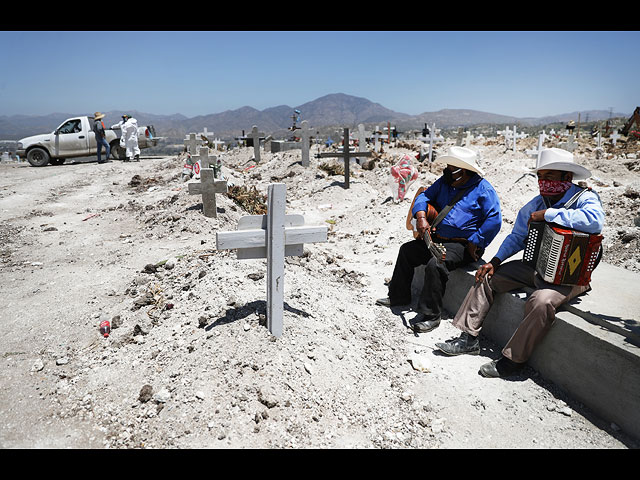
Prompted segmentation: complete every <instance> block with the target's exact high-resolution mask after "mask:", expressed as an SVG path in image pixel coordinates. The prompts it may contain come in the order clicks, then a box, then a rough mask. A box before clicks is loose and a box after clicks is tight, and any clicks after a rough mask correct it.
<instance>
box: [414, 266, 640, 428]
mask: <svg viewBox="0 0 640 480" xmlns="http://www.w3.org/2000/svg"><path fill="white" fill-rule="evenodd" d="M485 257H488V258H491V257H490V256H489V255H485ZM481 262H482V263H484V261H483V260H481ZM479 264H480V263H478V264H473V265H469V267H468V268H467V269H458V270H456V271H454V272H451V275H450V277H449V282H448V284H447V291H446V295H445V298H444V307H445V309H446V310H447V311H448V312H449V313H450V314H451V315H452V316H453V315H455V313H456V312H457V310H458V307H459V306H460V304H461V303H462V301H463V299H464V297H465V296H466V294H467V292H468V291H469V289H470V288H471V286H472V285H473V284H474V283H475V279H474V273H475V271H476V269H477V266H478V265H479ZM423 273H424V267H418V268H416V272H415V275H414V282H413V285H412V291H413V295H414V299H415V297H416V295H417V294H418V293H419V291H420V289H421V288H422V283H423V282H424V276H423ZM591 285H592V288H593V289H592V290H591V291H590V292H588V293H587V294H585V295H582V296H580V297H578V298H576V299H574V300H572V301H571V302H569V303H568V304H566V305H565V306H564V307H563V308H562V309H561V310H559V311H558V312H557V314H556V321H555V323H554V325H553V326H552V328H551V330H550V331H549V333H548V334H547V336H546V337H545V338H544V340H543V341H542V342H541V344H540V345H539V346H538V348H537V349H536V351H535V352H534V354H533V356H532V357H531V358H530V360H529V362H528V364H529V365H530V366H531V367H533V368H534V369H535V370H537V371H538V372H539V373H540V374H541V375H542V376H543V377H544V378H545V379H548V380H550V381H552V382H554V383H555V384H557V385H558V386H560V387H561V388H563V389H564V390H565V391H566V392H567V393H568V394H569V395H571V396H572V397H573V398H575V399H576V400H578V401H580V402H582V403H583V404H584V405H586V406H587V407H589V408H590V409H591V410H592V411H593V412H594V413H595V414H597V415H598V416H600V417H601V418H602V419H604V420H606V421H608V422H614V423H615V424H616V425H618V426H619V427H620V428H621V429H623V430H624V431H625V432H626V433H628V434H629V435H631V436H633V437H635V438H638V439H640V323H639V322H638V317H640V309H639V308H638V306H637V300H636V299H635V298H632V292H633V291H636V292H637V290H638V287H637V286H638V285H640V275H638V274H635V273H633V272H630V271H628V270H624V269H621V268H618V267H614V266H612V265H607V264H600V265H599V266H598V268H597V269H596V271H595V272H594V274H593V278H592V282H591ZM529 293H531V290H529V291H519V292H509V293H505V294H501V295H497V296H496V299H495V302H494V304H493V307H492V308H491V310H490V311H489V315H488V316H487V319H486V320H485V323H484V326H483V329H482V335H484V336H485V337H487V338H489V339H490V340H491V341H492V342H494V343H496V344H497V345H498V346H500V348H502V346H504V345H505V344H506V342H507V341H508V340H509V338H511V336H512V335H513V332H514V331H515V330H516V328H517V327H518V325H519V324H520V321H521V320H522V317H523V314H524V304H525V301H526V298H527V296H528V294H529Z"/></svg>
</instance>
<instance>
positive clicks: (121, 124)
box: [111, 114, 129, 161]
mask: <svg viewBox="0 0 640 480" xmlns="http://www.w3.org/2000/svg"><path fill="white" fill-rule="evenodd" d="M128 118H129V115H126V114H125V115H122V120H120V121H119V122H118V123H116V124H115V125H111V130H120V148H125V147H126V144H125V134H124V124H125V123H126V122H127V119H128ZM125 161H126V158H125Z"/></svg>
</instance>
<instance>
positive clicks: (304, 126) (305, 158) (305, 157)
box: [299, 120, 311, 167]
mask: <svg viewBox="0 0 640 480" xmlns="http://www.w3.org/2000/svg"><path fill="white" fill-rule="evenodd" d="M308 125H309V122H307V121H306V120H303V121H302V123H301V124H300V132H299V135H300V142H302V166H303V167H308V166H309V147H310V146H311V144H310V141H311V129H310V128H309V126H308Z"/></svg>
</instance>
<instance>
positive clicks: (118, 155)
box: [109, 140, 127, 160]
mask: <svg viewBox="0 0 640 480" xmlns="http://www.w3.org/2000/svg"><path fill="white" fill-rule="evenodd" d="M109 148H111V156H112V157H113V158H114V160H124V159H125V158H127V151H126V150H125V149H124V148H122V147H121V146H120V140H116V141H114V142H111V145H109Z"/></svg>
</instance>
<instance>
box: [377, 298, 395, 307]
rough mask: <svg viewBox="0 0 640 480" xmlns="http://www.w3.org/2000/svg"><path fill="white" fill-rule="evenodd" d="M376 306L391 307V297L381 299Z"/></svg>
mask: <svg viewBox="0 0 640 480" xmlns="http://www.w3.org/2000/svg"><path fill="white" fill-rule="evenodd" d="M376 305H382V306H383V307H390V306H391V300H389V297H384V298H379V299H377V300H376Z"/></svg>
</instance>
